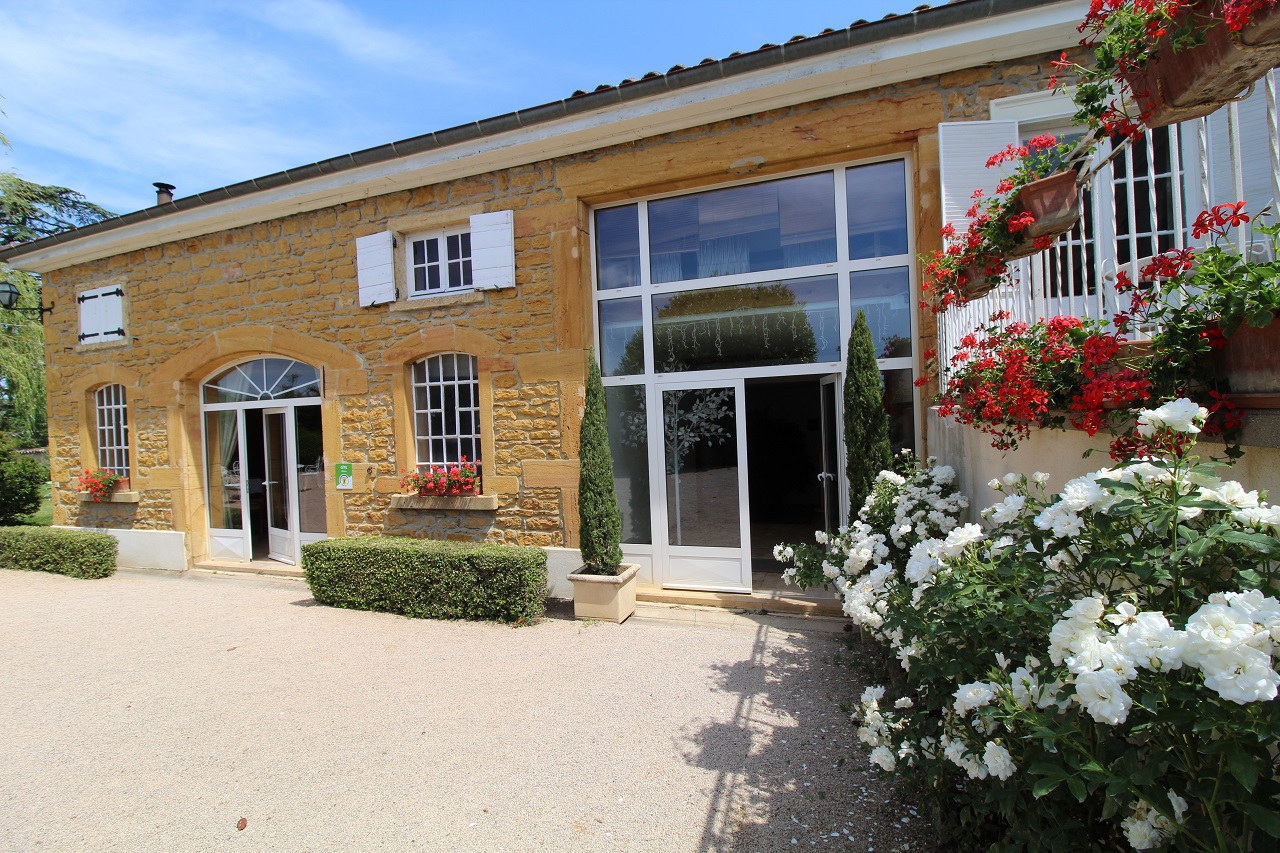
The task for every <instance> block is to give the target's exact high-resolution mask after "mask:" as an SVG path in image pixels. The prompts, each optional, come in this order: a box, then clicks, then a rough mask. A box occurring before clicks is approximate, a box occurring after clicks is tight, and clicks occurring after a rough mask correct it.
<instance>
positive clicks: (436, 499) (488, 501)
mask: <svg viewBox="0 0 1280 853" xmlns="http://www.w3.org/2000/svg"><path fill="white" fill-rule="evenodd" d="M391 508H392V509H470V510H494V509H497V508H498V496H497V495H458V496H457V497H454V496H452V495H430V496H428V497H419V496H417V495H392V496H391Z"/></svg>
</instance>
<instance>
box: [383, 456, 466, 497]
mask: <svg viewBox="0 0 1280 853" xmlns="http://www.w3.org/2000/svg"><path fill="white" fill-rule="evenodd" d="M400 488H401V489H403V490H404V491H406V492H408V493H409V494H416V495H418V496H419V497H424V498H425V497H432V496H443V495H449V496H454V495H457V496H467V495H478V494H480V475H479V474H478V473H476V465H475V463H474V462H468V461H467V457H465V456H464V457H462V460H461V461H460V462H458V463H457V464H456V465H448V466H445V465H430V466H425V465H424V466H423V467H422V468H421V470H418V471H413V472H410V473H408V474H405V475H404V477H403V478H401V480H400Z"/></svg>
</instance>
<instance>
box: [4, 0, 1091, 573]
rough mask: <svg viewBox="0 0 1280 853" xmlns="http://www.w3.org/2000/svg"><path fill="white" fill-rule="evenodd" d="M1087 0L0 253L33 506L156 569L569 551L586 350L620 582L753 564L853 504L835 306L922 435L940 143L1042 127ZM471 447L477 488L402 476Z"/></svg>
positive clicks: (982, 0) (969, 21)
mask: <svg viewBox="0 0 1280 853" xmlns="http://www.w3.org/2000/svg"><path fill="white" fill-rule="evenodd" d="M1084 9H1085V4H1083V3H1081V2H1052V3H1042V2H1034V0H961V2H954V3H950V4H948V5H945V6H941V7H939V8H932V9H930V8H924V7H922V8H921V9H920V10H919V11H916V12H912V13H909V14H904V15H899V16H890V17H887V18H885V19H884V20H880V21H876V22H872V23H865V22H863V23H857V24H855V25H853V26H851V27H849V28H847V29H839V30H834V31H827V32H825V33H823V34H820V35H817V36H813V37H810V38H797V39H793V40H792V41H790V42H787V43H786V44H784V45H766V46H764V47H762V48H761V49H759V50H756V51H753V52H750V53H744V54H735V55H732V56H730V57H727V58H725V59H722V60H706V61H704V62H703V63H701V64H699V65H695V66H692V67H688V68H682V67H679V66H677V67H676V68H672V69H671V70H670V71H668V72H666V73H665V74H663V73H651V74H646V75H644V76H643V77H642V78H640V79H637V80H628V81H624V82H623V83H622V84H620V85H618V86H602V87H600V88H599V89H597V90H595V91H592V92H577V93H575V94H574V95H573V96H572V97H570V98H567V99H566V100H563V101H558V102H554V103H549V104H544V105H542V106H538V107H534V108H532V109H528V110H521V111H519V112H515V113H511V114H508V115H502V116H497V117H494V118H490V119H485V120H483V121H478V122H476V123H473V124H468V125H464V126H461V127H455V128H450V129H448V130H443V131H439V132H436V133H429V134H426V135H424V136H420V137H415V138H413V139H409V140H405V141H402V142H396V143H392V144H388V145H385V146H382V147H379V148H374V149H370V150H366V151H359V152H356V153H353V154H349V155H344V156H342V157H337V158H334V159H332V160H326V161H323V162H320V163H315V164H312V165H309V166H303V167H301V168H298V169H291V170H288V171H285V172H280V173H277V174H273V175H268V176H266V177H262V178H257V179H255V180H251V181H246V182H244V183H241V184H235V185H232V186H229V187H224V188H221V189H216V190H212V191H210V192H203V193H200V194H198V195H192V196H186V197H180V198H177V199H175V200H171V201H170V200H163V201H161V203H158V204H157V205H156V206H154V207H151V208H148V209H146V210H142V211H138V212H136V213H131V214H128V215H126V216H122V217H119V218H116V219H112V220H108V221H105V222H102V223H98V224H95V225H92V226H88V227H85V228H82V229H79V230H76V231H72V232H69V233H65V234H59V235H57V236H54V237H51V238H47V239H44V240H40V241H38V242H35V243H30V244H26V245H22V246H18V247H13V248H9V249H7V250H5V251H3V252H0V259H3V260H4V261H6V262H8V263H9V264H11V265H12V266H14V267H17V268H20V269H25V270H31V271H33V272H38V273H40V274H41V275H42V277H43V282H44V293H43V299H44V304H45V305H52V306H54V309H53V312H52V314H51V315H49V317H48V319H47V321H46V326H45V330H46V335H47V347H48V348H47V356H48V388H49V431H50V456H51V463H52V475H53V481H54V491H53V495H54V506H55V508H54V513H55V523H56V524H62V525H73V526H80V527H93V528H103V529H107V530H109V531H110V532H112V533H113V534H115V535H116V536H117V537H118V538H119V539H120V541H121V546H122V562H123V563H125V564H132V565H141V566H159V567H166V568H185V567H188V566H190V565H193V564H214V565H224V564H227V563H261V562H262V561H276V562H277V563H284V564H296V563H297V562H298V560H299V553H300V552H299V548H300V545H301V544H302V543H305V542H307V541H312V540H315V539H317V538H322V537H325V536H367V535H377V534H397V535H411V536H429V537H437V538H460V539H486V540H491V541H495V542H505V543H516V544H521V545H533V546H541V547H545V548H549V549H552V551H553V554H554V555H555V559H554V560H553V566H555V565H561V564H569V563H571V562H572V560H573V554H572V549H573V547H574V545H575V544H576V541H577V523H578V522H577V512H576V488H577V482H578V464H577V456H578V449H577V434H578V425H579V419H580V417H581V409H582V402H583V383H584V378H585V374H586V364H587V359H588V357H589V351H590V348H591V347H592V346H595V347H596V348H597V350H598V352H599V353H600V359H601V363H602V367H603V370H604V373H605V376H606V385H607V390H608V400H609V406H610V427H611V438H612V440H613V442H614V452H615V456H616V459H617V467H618V486H619V489H618V491H619V498H620V503H621V504H622V507H623V510H624V516H625V524H624V526H625V531H624V532H625V537H626V540H627V544H626V545H625V551H626V554H627V556H628V558H629V559H631V560H634V561H638V562H640V563H641V564H642V565H643V567H644V568H643V572H644V574H643V575H642V581H643V582H645V583H648V584H651V585H654V586H661V585H666V586H671V587H685V588H702V589H719V590H749V589H750V588H751V587H752V571H753V553H754V555H755V567H756V568H762V565H763V562H767V559H768V558H767V555H768V553H769V549H770V548H771V546H772V545H773V544H774V543H775V542H777V541H780V540H782V539H791V540H793V541H794V540H796V539H802V538H807V537H808V536H809V535H810V532H811V531H812V530H813V529H814V528H815V527H822V526H823V524H824V519H834V518H840V517H842V515H843V513H844V512H845V511H846V509H847V508H845V507H843V506H841V503H842V501H843V500H845V498H844V493H845V490H844V489H843V488H842V487H841V478H842V476H843V475H842V471H843V464H842V461H841V460H840V458H839V457H840V454H841V453H842V452H843V451H842V449H841V448H840V447H839V445H840V442H839V441H838V440H837V438H836V429H837V426H836V425H837V424H838V423H839V419H838V412H837V409H838V405H839V401H838V397H839V393H838V390H837V389H838V382H839V379H840V372H841V370H842V368H843V360H844V353H843V346H844V342H845V341H846V340H847V337H848V334H849V329H850V325H851V322H852V317H853V315H854V314H855V313H856V311H857V310H858V309H859V308H861V309H864V310H866V312H867V314H868V316H869V318H870V319H871V321H872V326H873V331H874V332H875V334H876V339H877V345H878V347H879V348H880V350H881V355H882V362H881V366H882V368H883V370H884V373H885V377H886V385H887V389H888V390H887V398H886V399H887V405H889V407H890V410H891V415H892V418H893V424H894V437H895V441H896V442H897V443H898V444H899V445H901V446H907V447H912V448H916V449H923V442H924V432H925V430H924V422H925V409H924V407H923V405H922V401H921V398H920V396H919V393H918V391H917V390H916V389H914V388H913V386H912V380H914V379H915V378H916V377H917V376H918V375H920V371H921V362H922V352H923V351H924V349H926V348H927V347H929V346H930V345H931V341H932V339H933V338H934V335H935V330H934V327H933V320H932V317H931V316H930V315H929V314H928V313H927V312H924V313H922V312H919V311H918V310H917V307H916V306H917V304H918V302H919V298H920V294H919V284H918V275H919V269H918V265H917V263H916V260H915V258H916V255H917V253H919V252H923V251H931V250H933V249H934V248H937V246H938V240H939V238H938V233H939V227H940V226H941V224H942V222H943V216H944V197H945V196H946V194H947V190H945V189H944V185H947V184H948V181H947V180H946V179H947V177H948V176H947V170H948V169H949V168H950V169H953V170H954V174H955V175H956V176H958V177H953V178H952V179H951V180H950V182H949V186H950V187H951V195H953V196H956V195H957V190H956V188H958V187H961V185H962V184H963V185H964V194H965V195H966V196H967V193H968V191H969V186H970V185H969V184H967V183H966V181H967V178H968V177H969V176H968V175H961V172H962V170H963V168H965V167H964V166H963V165H962V164H964V163H967V162H969V161H970V160H972V159H973V158H974V157H975V156H976V155H975V152H977V153H979V154H981V156H982V157H985V156H986V155H987V154H989V153H990V152H991V151H992V150H995V148H998V147H999V145H993V144H992V141H993V138H994V137H992V134H991V131H990V129H989V127H988V125H989V124H990V123H989V122H988V121H986V120H988V119H991V118H993V117H1003V118H1004V119H1006V121H1005V122H1004V123H1003V124H1002V125H1001V128H1002V131H1001V132H1004V133H1007V132H1008V125H1009V124H1010V122H1013V123H1014V125H1015V127H1021V128H1023V130H1024V131H1025V132H1032V131H1035V132H1039V131H1041V130H1044V129H1046V128H1050V129H1051V128H1052V127H1054V126H1057V127H1065V126H1067V124H1068V117H1069V115H1070V112H1071V111H1072V108H1071V106H1070V103H1069V101H1068V100H1067V99H1066V98H1061V97H1059V98H1053V97H1050V95H1049V93H1047V92H1046V91H1045V81H1046V79H1047V78H1048V76H1049V75H1050V74H1051V73H1052V69H1051V67H1050V62H1051V61H1052V60H1053V59H1054V58H1056V57H1057V56H1058V55H1059V54H1060V53H1061V51H1062V50H1064V49H1067V48H1070V47H1071V46H1073V45H1074V44H1075V42H1076V40H1077V39H1078V35H1077V34H1076V32H1075V25H1076V23H1077V22H1078V21H1079V20H1080V19H1081V17H1082V16H1083V13H1084ZM961 122H963V123H966V124H969V125H971V126H972V127H973V128H986V129H984V130H979V132H977V133H976V134H966V133H964V132H961V131H963V128H964V126H965V125H961V124H957V123H961ZM1019 123H1021V124H1019ZM940 128H941V130H940ZM956 128H959V129H960V130H959V131H957V130H955V129H956ZM948 134H950V135H948ZM940 138H941V139H943V140H944V143H943V144H940ZM999 138H1000V139H1003V137H999ZM1000 144H1003V142H1001V143H1000ZM948 164H951V165H948ZM940 172H941V173H942V174H941V175H940ZM961 178H964V180H962V179H961ZM949 203H950V204H951V205H952V206H954V205H956V204H962V203H964V198H963V197H959V196H957V198H953V199H951V200H950V202H949ZM463 454H466V455H469V456H470V458H472V459H478V460H479V464H480V466H481V476H482V483H483V488H482V494H481V495H479V496H471V497H447V498H413V497H409V496H405V495H399V494H398V492H399V491H400V487H399V483H400V478H401V475H402V473H403V472H404V471H406V470H409V469H412V468H414V467H415V466H416V465H419V464H429V463H433V462H455V461H457V459H458V458H459V456H461V455H463ZM339 464H341V465H342V466H344V467H343V469H342V470H341V473H343V474H345V473H347V472H346V468H345V466H348V465H349V466H350V475H351V476H350V478H349V480H347V481H345V482H340V481H339V476H338V475H339V473H340V470H339ZM100 466H103V467H111V468H114V469H115V470H117V471H118V472H119V473H121V474H125V475H127V476H128V477H129V485H128V488H127V489H122V490H121V491H119V492H118V493H117V494H116V496H115V498H114V499H113V500H112V502H110V503H93V502H91V501H88V500H87V498H86V496H85V495H83V494H78V493H77V490H76V480H77V474H78V473H79V472H80V471H82V470H83V469H85V468H97V467H100ZM348 487H349V488H348ZM762 561H763V562H762Z"/></svg>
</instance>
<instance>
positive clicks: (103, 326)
mask: <svg viewBox="0 0 1280 853" xmlns="http://www.w3.org/2000/svg"><path fill="white" fill-rule="evenodd" d="M97 302H98V323H99V329H100V330H101V335H100V336H99V337H98V340H99V341H120V340H124V292H123V288H121V287H106V288H103V289H102V293H101V295H99V296H98V299H97Z"/></svg>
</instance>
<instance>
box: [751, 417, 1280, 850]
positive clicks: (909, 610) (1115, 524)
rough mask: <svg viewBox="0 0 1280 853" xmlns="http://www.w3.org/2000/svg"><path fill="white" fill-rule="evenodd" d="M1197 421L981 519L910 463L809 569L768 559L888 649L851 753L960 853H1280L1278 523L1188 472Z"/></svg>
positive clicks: (1168, 428)
mask: <svg viewBox="0 0 1280 853" xmlns="http://www.w3.org/2000/svg"><path fill="white" fill-rule="evenodd" d="M1205 415H1206V413H1205V412H1204V410H1203V409H1201V408H1199V407H1198V406H1196V405H1195V404H1193V403H1189V402H1188V401H1186V400H1178V401H1174V402H1173V403H1168V404H1166V405H1164V406H1161V407H1160V408H1158V409H1153V410H1149V411H1144V412H1141V413H1140V414H1139V415H1138V421H1137V429H1136V430H1135V435H1134V442H1133V456H1132V457H1131V458H1130V459H1129V460H1128V461H1127V462H1125V463H1123V464H1119V465H1117V466H1116V467H1113V468H1106V469H1103V470H1099V471H1096V472H1094V473H1092V474H1089V475H1086V476H1084V477H1080V478H1077V479H1076V480H1073V481H1071V482H1069V483H1067V484H1066V485H1065V486H1064V487H1063V488H1062V490H1061V492H1059V493H1058V494H1053V495H1050V494H1048V493H1047V490H1046V489H1045V487H1044V482H1045V479H1046V478H1044V477H1043V476H1041V475H1037V476H1035V477H1032V478H1025V477H1020V476H1015V475H1008V476H1006V477H1004V478H1002V479H1000V480H993V481H992V483H991V485H992V486H993V487H995V488H997V489H998V490H999V491H1000V492H1001V493H1002V498H1003V499H1002V500H1001V501H1000V502H999V503H996V504H995V505H993V506H990V507H988V508H987V509H985V510H984V511H983V512H982V518H983V524H982V525H978V524H964V523H962V521H961V513H962V512H963V510H964V501H963V498H962V497H960V496H959V495H958V494H956V493H955V486H954V474H953V473H951V472H950V471H949V469H945V468H940V467H939V466H936V465H933V464H929V465H926V466H923V467H914V466H899V470H898V471H897V472H885V473H884V474H882V479H881V480H878V481H877V484H876V491H875V492H874V493H873V494H872V495H871V496H870V497H869V498H868V500H867V505H866V506H865V507H863V509H862V511H861V512H860V514H859V521H858V522H856V523H855V524H854V525H853V526H852V527H850V528H849V529H847V530H842V531H841V533H840V534H839V535H837V536H832V537H830V538H829V540H827V541H826V543H825V544H826V548H825V549H822V548H818V549H812V552H818V551H821V552H822V553H821V554H820V555H819V554H816V553H812V552H811V551H810V550H806V549H805V548H803V547H802V546H791V550H790V552H789V553H788V552H787V550H786V549H787V547H788V546H779V548H780V550H779V551H777V552H776V554H777V556H779V558H780V559H782V560H783V561H784V562H790V563H792V565H791V566H790V567H789V568H788V569H787V572H788V574H789V577H791V578H793V579H794V580H795V581H797V582H799V583H802V584H806V585H810V584H818V583H828V584H831V585H833V586H835V587H836V589H837V590H838V591H839V592H840V593H841V595H842V596H843V599H844V609H845V612H846V613H847V614H848V615H849V616H850V618H851V619H852V620H853V621H854V622H855V623H856V624H857V625H859V626H860V627H861V629H862V630H863V632H864V635H869V636H870V637H871V638H874V640H876V641H878V642H879V643H880V644H882V645H883V647H884V649H885V652H886V654H885V682H886V684H885V686H883V687H880V686H873V687H870V688H868V689H867V690H866V692H865V693H864V694H863V696H862V700H861V703H860V706H861V707H860V709H859V710H858V712H857V713H856V714H855V719H856V721H857V723H858V724H859V728H858V736H859V739H860V740H861V741H862V743H864V744H866V746H867V748H868V750H869V752H870V756H869V757H870V759H871V761H872V762H873V763H874V764H875V765H877V766H878V767H880V768H881V769H883V770H885V771H888V772H897V773H902V774H906V775H908V776H910V777H912V778H914V779H915V780H916V781H917V782H918V783H919V784H920V785H921V786H922V787H923V788H924V789H925V790H927V791H930V792H932V793H933V795H934V796H935V797H936V799H937V801H938V811H939V813H940V814H941V815H942V817H943V820H942V821H941V823H942V824H943V826H942V827H940V828H941V829H942V830H943V831H944V834H945V835H946V836H947V837H949V838H950V839H951V840H954V841H960V840H962V841H963V844H964V845H965V846H971V845H972V846H976V847H983V846H985V847H988V848H989V849H993V850H1017V849H1041V850H1071V851H1075V850H1114V849H1135V850H1155V849H1160V850H1215V851H1226V850H1237V851H1248V850H1259V851H1260V850H1273V849H1280V842H1278V841H1277V840H1276V839H1277V838H1280V771H1278V770H1277V766H1278V765H1277V757H1278V756H1280V748H1278V744H1280V703H1278V702H1277V691H1278V690H1280V673H1277V668H1276V667H1277V659H1278V658H1280V591H1278V590H1280V587H1278V581H1280V571H1278V569H1280V508H1277V507H1273V506H1271V505H1270V504H1268V503H1267V502H1266V500H1265V499H1264V498H1265V496H1263V495H1260V494H1259V493H1257V492H1254V491H1249V490H1246V489H1245V487H1244V486H1242V485H1241V484H1240V483H1238V482H1235V481H1231V480H1223V479H1220V478H1219V476H1218V473H1219V466H1218V465H1217V464H1216V463H1202V462H1200V460H1199V459H1198V458H1197V457H1195V456H1193V455H1192V453H1191V451H1192V450H1193V449H1194V446H1195V438H1196V433H1197V432H1198V431H1199V428H1200V427H1201V426H1202V425H1203V423H1204V419H1205ZM935 487H936V490H935ZM922 511H923V512H922ZM935 511H936V514H934V512H935ZM944 516H945V518H944Z"/></svg>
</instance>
